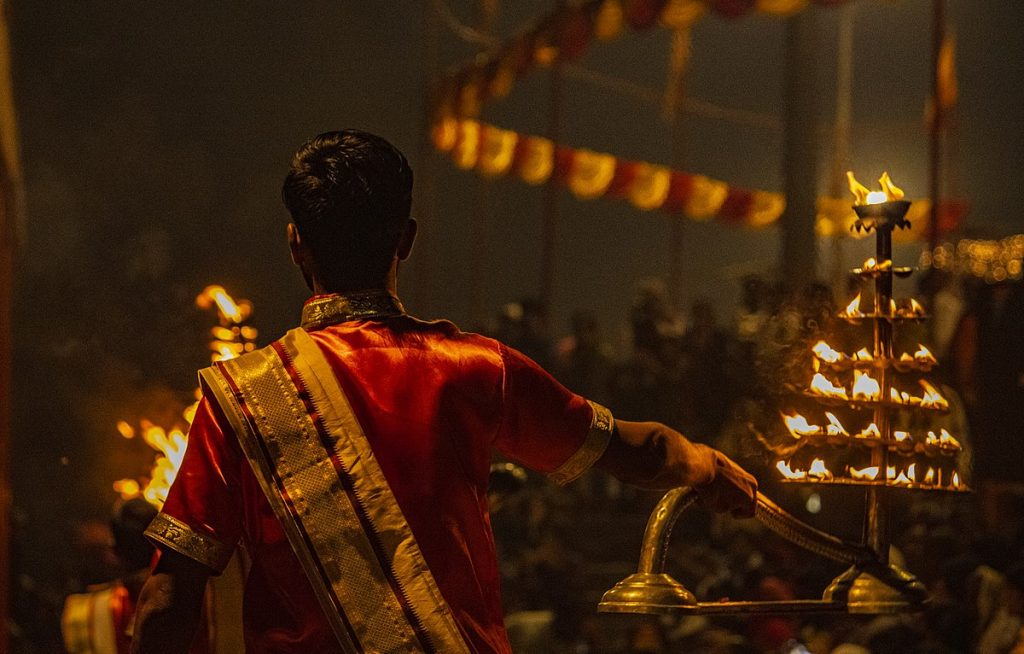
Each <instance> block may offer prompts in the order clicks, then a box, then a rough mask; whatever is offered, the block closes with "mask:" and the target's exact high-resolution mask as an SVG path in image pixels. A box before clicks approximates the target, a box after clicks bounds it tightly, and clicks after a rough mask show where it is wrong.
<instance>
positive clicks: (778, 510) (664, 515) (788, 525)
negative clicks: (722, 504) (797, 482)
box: [637, 487, 877, 574]
mask: <svg viewBox="0 0 1024 654" xmlns="http://www.w3.org/2000/svg"><path fill="white" fill-rule="evenodd" d="M699 498H700V495H699V493H698V492H697V491H696V490H694V489H692V488H685V487H684V488H673V489H672V490H670V491H668V492H667V493H665V495H664V496H663V497H662V498H661V500H660V501H659V502H658V504H657V506H655V507H654V511H653V512H652V513H651V517H650V519H649V520H648V521H647V529H646V530H645V531H644V541H643V546H642V548H641V550H640V563H639V565H638V566H637V572H641V573H652V574H658V573H662V572H664V571H665V558H666V555H667V553H668V541H669V537H670V536H671V534H672V527H673V526H675V523H676V520H677V519H678V518H679V516H680V515H681V514H682V513H683V512H684V511H686V510H687V509H688V508H690V506H692V505H693V504H694V503H696V502H697V500H698V499H699ZM754 517H755V518H756V519H757V521H758V522H760V523H761V524H763V525H764V526H765V527H767V528H768V529H770V530H771V531H773V532H775V533H776V534H778V535H779V536H781V537H782V538H785V539H786V540H788V541H789V542H791V543H794V544H796V545H798V546H800V547H802V548H804V549H806V550H808V551H810V552H814V553H815V554H818V555H820V556H823V557H825V558H827V559H832V560H833V561H840V562H842V563H848V564H851V565H861V564H865V563H870V562H874V561H876V559H877V557H876V556H875V554H874V552H872V551H871V550H870V549H869V548H867V547H864V546H863V545H859V544H856V543H849V542H847V541H844V540H842V539H840V538H836V537H835V536H833V535H832V534H828V533H825V532H824V531H821V530H820V529H815V528H814V527H812V526H810V525H809V524H807V523H805V522H802V521H800V520H798V519H797V518H795V517H794V516H793V515H791V514H789V513H787V512H786V511H784V510H783V509H782V507H780V506H779V505H777V504H775V503H774V502H772V501H771V500H770V499H768V498H767V497H765V496H764V495H762V494H761V493H758V494H757V507H756V509H755V510H754Z"/></svg>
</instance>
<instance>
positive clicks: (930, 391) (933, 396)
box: [918, 379, 949, 409]
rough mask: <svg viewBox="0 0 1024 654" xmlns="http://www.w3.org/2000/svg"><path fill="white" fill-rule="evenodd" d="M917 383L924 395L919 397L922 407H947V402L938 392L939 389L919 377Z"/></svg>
mask: <svg viewBox="0 0 1024 654" xmlns="http://www.w3.org/2000/svg"><path fill="white" fill-rule="evenodd" d="M918 383H919V384H921V388H923V389H924V395H923V396H922V397H921V406H922V407H924V408H926V409H948V408H949V402H948V401H947V400H946V398H944V397H942V395H940V394H939V391H938V390H936V389H935V387H934V386H932V385H931V384H929V383H928V382H927V381H925V380H923V379H919V380H918Z"/></svg>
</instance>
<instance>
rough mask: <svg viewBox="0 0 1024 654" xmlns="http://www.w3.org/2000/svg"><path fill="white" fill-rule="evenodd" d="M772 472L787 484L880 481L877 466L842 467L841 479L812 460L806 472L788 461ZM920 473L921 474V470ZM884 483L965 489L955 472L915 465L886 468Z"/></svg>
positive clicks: (781, 463) (957, 473)
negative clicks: (775, 472)
mask: <svg viewBox="0 0 1024 654" xmlns="http://www.w3.org/2000/svg"><path fill="white" fill-rule="evenodd" d="M775 468H776V469H777V470H778V471H779V472H780V473H781V474H782V477H783V479H786V480H787V481H801V482H808V481H809V482H815V481H817V482H830V483H836V482H842V483H847V484H864V483H867V484H873V483H877V482H878V481H881V480H880V475H881V472H882V471H881V467H880V466H865V467H863V468H856V467H853V466H850V465H846V466H843V472H844V473H845V474H844V477H843V478H838V477H837V476H836V474H835V473H834V472H832V470H830V469H829V467H828V465H827V464H826V463H825V461H824V460H823V459H820V458H815V459H812V460H811V462H810V464H809V465H808V466H807V467H806V468H802V467H799V466H796V467H794V466H793V465H792V462H791V461H779V462H778V463H776V464H775ZM922 469H923V470H924V472H923V473H922V472H921V470H922ZM885 482H886V485H887V486H900V487H904V488H948V489H952V490H964V489H966V488H967V487H966V485H965V484H964V483H963V482H962V481H961V480H960V473H959V472H957V471H956V470H948V469H946V468H945V467H943V466H928V467H923V466H922V467H921V468H919V467H918V465H917V462H914V463H910V464H907V465H906V466H905V467H897V466H892V465H890V466H886V468H885Z"/></svg>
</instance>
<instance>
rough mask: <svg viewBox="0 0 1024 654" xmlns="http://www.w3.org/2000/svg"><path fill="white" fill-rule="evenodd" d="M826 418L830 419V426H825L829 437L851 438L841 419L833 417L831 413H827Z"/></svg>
mask: <svg viewBox="0 0 1024 654" xmlns="http://www.w3.org/2000/svg"><path fill="white" fill-rule="evenodd" d="M825 417H826V418H828V423H829V424H828V425H826V426H825V432H826V433H827V434H828V435H829V436H849V435H850V433H849V432H848V431H846V428H845V427H843V424H842V423H841V422H839V419H838V418H836V417H835V416H834V415H832V414H831V413H830V412H828V411H826V412H825Z"/></svg>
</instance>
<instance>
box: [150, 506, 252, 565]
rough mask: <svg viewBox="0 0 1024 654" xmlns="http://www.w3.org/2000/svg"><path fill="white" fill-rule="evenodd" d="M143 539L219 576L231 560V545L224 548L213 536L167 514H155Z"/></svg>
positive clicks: (232, 550) (233, 547)
mask: <svg viewBox="0 0 1024 654" xmlns="http://www.w3.org/2000/svg"><path fill="white" fill-rule="evenodd" d="M146 537H147V538H149V540H151V541H153V543H155V544H156V545H157V546H160V547H166V548H167V549H170V550H174V551H175V552H177V553H178V554H182V555H184V556H187V557H188V558H190V559H192V560H193V561H198V562H199V563H202V564H203V565H205V566H206V567H208V568H210V569H211V570H213V571H214V572H215V573H217V574H220V573H221V572H222V571H223V570H224V567H225V566H226V565H227V564H228V561H229V560H231V553H232V552H234V550H235V546H234V545H226V544H224V543H222V542H220V541H219V540H217V539H216V538H213V537H212V536H208V535H206V534H204V533H201V532H198V531H196V530H195V529H192V528H191V527H189V526H188V525H187V524H185V523H184V522H182V521H181V520H178V519H177V518H174V517H171V516H169V515H167V514H166V513H158V514H157V515H156V517H155V518H153V521H152V522H151V523H149V527H147V528H146Z"/></svg>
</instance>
